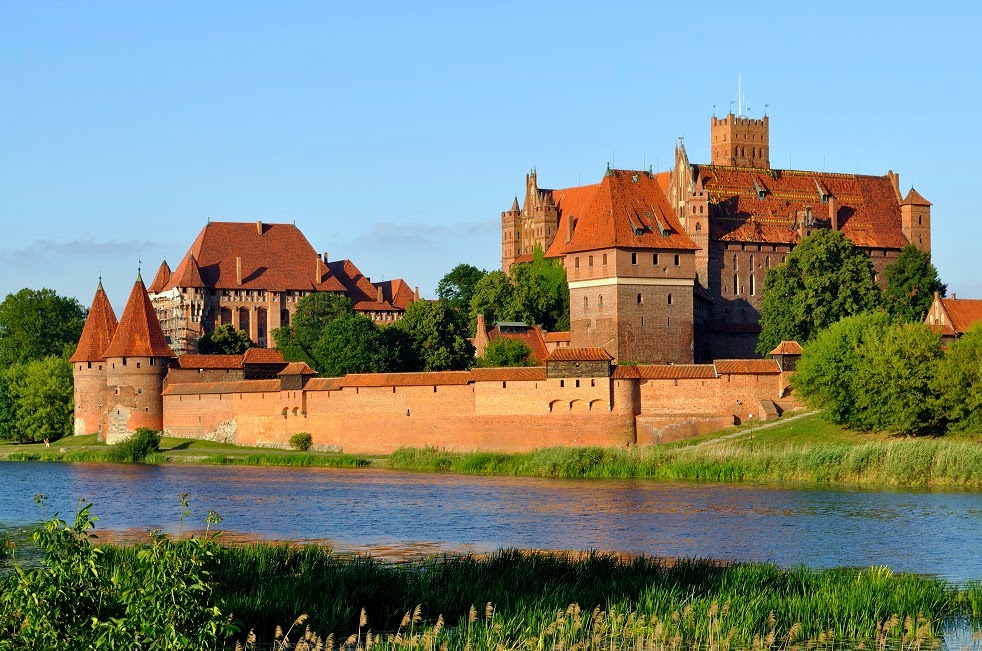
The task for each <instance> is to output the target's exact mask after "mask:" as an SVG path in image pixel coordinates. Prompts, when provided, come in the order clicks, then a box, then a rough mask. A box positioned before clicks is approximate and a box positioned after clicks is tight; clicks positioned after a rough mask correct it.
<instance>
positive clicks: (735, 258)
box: [733, 253, 737, 269]
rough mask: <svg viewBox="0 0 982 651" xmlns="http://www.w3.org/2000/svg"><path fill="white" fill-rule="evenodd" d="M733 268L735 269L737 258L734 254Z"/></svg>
mask: <svg viewBox="0 0 982 651" xmlns="http://www.w3.org/2000/svg"><path fill="white" fill-rule="evenodd" d="M733 268H734V269H736V268H737V257H736V253H734V254H733Z"/></svg>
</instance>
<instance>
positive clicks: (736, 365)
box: [714, 359, 781, 375]
mask: <svg viewBox="0 0 982 651" xmlns="http://www.w3.org/2000/svg"><path fill="white" fill-rule="evenodd" d="M714 366H715V367H716V372H717V373H719V374H720V375H767V374H770V373H780V372H781V368H780V367H779V366H778V365H777V362H775V361H774V360H772V359H718V360H716V361H715V362H714Z"/></svg>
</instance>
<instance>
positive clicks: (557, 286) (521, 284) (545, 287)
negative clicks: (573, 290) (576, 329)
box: [509, 247, 569, 331]
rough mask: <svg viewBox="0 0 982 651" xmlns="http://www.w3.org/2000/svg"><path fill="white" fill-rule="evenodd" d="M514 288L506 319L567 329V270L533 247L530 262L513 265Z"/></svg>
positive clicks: (555, 328)
mask: <svg viewBox="0 0 982 651" xmlns="http://www.w3.org/2000/svg"><path fill="white" fill-rule="evenodd" d="M511 281H512V284H513V285H514V288H515V291H514V294H513V295H512V306H511V311H510V314H511V316H510V317H509V318H511V319H514V320H517V321H524V322H526V323H528V324H530V325H533V324H534V325H539V326H542V327H543V328H545V329H546V330H550V331H556V330H569V285H568V284H567V282H566V270H565V269H564V268H563V267H562V266H561V265H560V264H559V263H558V262H555V261H553V260H547V259H546V258H545V254H544V253H543V252H542V249H541V248H540V247H536V249H535V253H534V255H533V259H532V261H531V262H527V263H524V264H517V265H513V266H512V268H511Z"/></svg>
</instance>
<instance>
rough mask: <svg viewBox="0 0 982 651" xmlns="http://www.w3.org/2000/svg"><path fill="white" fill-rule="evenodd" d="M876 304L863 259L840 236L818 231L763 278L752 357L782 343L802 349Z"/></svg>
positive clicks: (874, 289) (877, 298)
mask: <svg viewBox="0 0 982 651" xmlns="http://www.w3.org/2000/svg"><path fill="white" fill-rule="evenodd" d="M880 302H881V298H880V290H879V289H878V288H877V286H876V282H875V280H874V273H873V264H872V262H871V261H870V259H869V256H867V255H866V254H865V253H863V252H862V251H860V250H859V249H857V248H856V247H855V246H854V245H853V244H852V242H850V241H849V240H848V239H846V237H845V236H844V235H843V234H842V233H841V232H838V231H830V230H820V231H818V232H816V233H814V234H813V235H810V236H808V237H806V238H805V239H803V240H802V241H801V243H799V244H798V245H797V246H796V247H795V248H794V249H793V250H792V251H791V253H790V254H788V259H787V261H786V262H785V263H784V264H782V265H780V266H778V267H776V268H774V269H771V270H770V271H768V272H767V276H766V278H765V279H764V287H763V297H762V300H761V307H760V326H761V332H760V339H759V342H758V344H757V352H758V353H759V354H761V355H766V354H767V353H768V352H770V351H771V350H772V349H773V348H774V347H776V346H777V345H778V344H779V343H781V341H784V340H786V339H793V340H796V341H798V342H799V343H802V344H804V343H805V342H807V341H809V340H810V339H812V338H813V337H814V336H815V335H816V334H817V333H818V332H819V331H821V330H823V329H825V328H827V327H829V326H830V325H832V324H833V323H835V322H836V321H838V320H839V319H842V318H843V317H847V316H852V315H855V314H860V313H862V312H867V311H870V310H874V309H876V308H877V307H879V305H880Z"/></svg>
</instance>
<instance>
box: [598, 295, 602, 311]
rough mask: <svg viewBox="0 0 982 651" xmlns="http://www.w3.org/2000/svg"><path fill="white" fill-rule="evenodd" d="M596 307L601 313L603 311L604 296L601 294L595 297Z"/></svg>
mask: <svg viewBox="0 0 982 651" xmlns="http://www.w3.org/2000/svg"><path fill="white" fill-rule="evenodd" d="M597 307H598V308H599V309H600V310H601V311H603V309H604V295H603V294H601V295H600V296H598V297H597Z"/></svg>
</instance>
